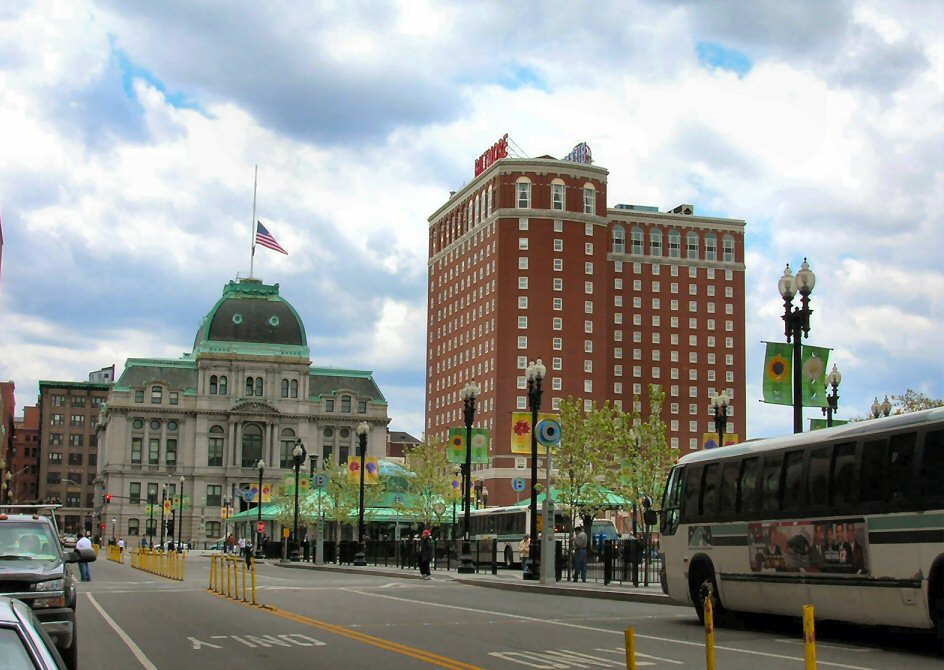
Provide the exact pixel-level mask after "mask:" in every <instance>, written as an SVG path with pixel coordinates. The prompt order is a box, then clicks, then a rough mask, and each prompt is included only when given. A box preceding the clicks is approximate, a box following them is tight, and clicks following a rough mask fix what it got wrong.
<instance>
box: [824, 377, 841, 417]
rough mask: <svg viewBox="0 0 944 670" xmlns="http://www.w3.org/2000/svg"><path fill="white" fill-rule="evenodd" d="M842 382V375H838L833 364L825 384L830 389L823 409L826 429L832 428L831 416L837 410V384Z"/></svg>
mask: <svg viewBox="0 0 944 670" xmlns="http://www.w3.org/2000/svg"><path fill="white" fill-rule="evenodd" d="M840 382H842V375H841V374H839V368H837V367H836V365H835V364H833V369H832V372H830V373H829V375H828V376H827V377H826V384H827V385H828V386H831V387H832V392H831V393H827V394H826V403H827V406H826V407H824V408H823V414H825V415H826V427H827V428H832V427H833V414H835V413H836V412H837V411H838V410H839V384H840Z"/></svg>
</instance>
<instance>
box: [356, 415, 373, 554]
mask: <svg viewBox="0 0 944 670" xmlns="http://www.w3.org/2000/svg"><path fill="white" fill-rule="evenodd" d="M369 432H370V426H369V425H368V424H367V422H366V421H361V422H360V423H359V424H357V441H358V446H357V453H358V456H360V459H361V488H360V498H359V502H358V508H357V553H356V554H354V565H367V554H366V552H365V551H364V549H365V547H364V456H365V454H366V453H367V434H368V433H369Z"/></svg>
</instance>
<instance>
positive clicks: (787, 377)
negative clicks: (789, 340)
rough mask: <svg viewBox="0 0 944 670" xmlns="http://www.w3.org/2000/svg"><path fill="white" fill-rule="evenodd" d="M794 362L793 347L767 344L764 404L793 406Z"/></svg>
mask: <svg viewBox="0 0 944 670" xmlns="http://www.w3.org/2000/svg"><path fill="white" fill-rule="evenodd" d="M792 360H793V345H790V344H784V343H781V342H768V343H767V356H766V358H765V359H764V402H768V403H772V404H774V405H792V404H793V377H792V376H791V362H792Z"/></svg>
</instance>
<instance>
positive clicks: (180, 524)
mask: <svg viewBox="0 0 944 670" xmlns="http://www.w3.org/2000/svg"><path fill="white" fill-rule="evenodd" d="M178 507H179V508H180V518H179V519H177V523H176V524H175V527H174V531H175V532H176V533H177V552H178V553H180V552H182V551H183V550H184V476H183V475H180V505H178Z"/></svg>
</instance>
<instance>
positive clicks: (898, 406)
mask: <svg viewBox="0 0 944 670" xmlns="http://www.w3.org/2000/svg"><path fill="white" fill-rule="evenodd" d="M891 401H892V406H893V408H894V409H892V413H893V414H909V413H911V412H919V411H921V410H923V409H931V408H932V407H944V400H941V399H940V398H931V397H929V396H927V395H926V394H924V393H921V392H920V391H915V390H914V389H908V390H907V391H905V393H904V395H893V396H891Z"/></svg>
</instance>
